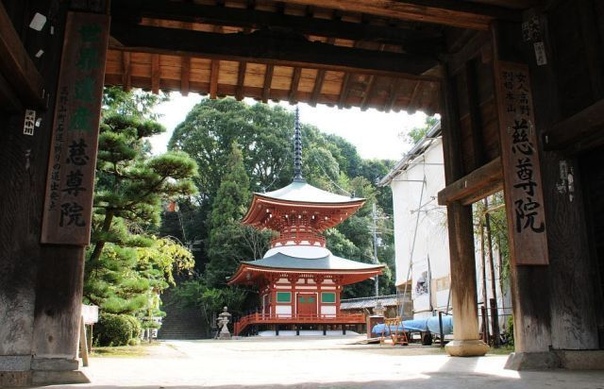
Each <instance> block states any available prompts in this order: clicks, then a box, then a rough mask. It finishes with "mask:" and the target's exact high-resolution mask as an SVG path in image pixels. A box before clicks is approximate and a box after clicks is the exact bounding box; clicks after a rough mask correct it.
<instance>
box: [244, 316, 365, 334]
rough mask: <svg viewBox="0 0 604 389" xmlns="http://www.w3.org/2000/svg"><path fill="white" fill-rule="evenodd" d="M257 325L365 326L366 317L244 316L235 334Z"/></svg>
mask: <svg viewBox="0 0 604 389" xmlns="http://www.w3.org/2000/svg"><path fill="white" fill-rule="evenodd" d="M257 324H365V315H364V314H362V313H356V314H338V315H267V314H262V313H252V314H251V315H247V316H243V317H242V318H240V319H239V320H238V321H237V322H236V323H235V324H234V328H233V333H234V335H235V336H237V335H239V334H240V333H241V332H242V331H243V330H244V329H245V328H246V327H247V326H249V325H257Z"/></svg>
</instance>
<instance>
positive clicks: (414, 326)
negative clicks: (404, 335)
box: [371, 316, 453, 335]
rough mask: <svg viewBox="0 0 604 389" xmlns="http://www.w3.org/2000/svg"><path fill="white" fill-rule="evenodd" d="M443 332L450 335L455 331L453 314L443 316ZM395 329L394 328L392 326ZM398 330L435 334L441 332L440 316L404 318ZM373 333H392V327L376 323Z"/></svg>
mask: <svg viewBox="0 0 604 389" xmlns="http://www.w3.org/2000/svg"><path fill="white" fill-rule="evenodd" d="M442 321H443V333H444V334H445V335H450V334H452V333H453V316H443V317H442ZM392 330H393V331H394V328H392ZM396 331H397V332H403V331H406V332H427V331H430V332H433V333H435V334H439V333H440V326H439V322H438V316H431V317H428V318H425V319H415V320H403V322H402V323H401V324H400V325H399V326H398V328H397V329H396ZM371 333H372V334H374V335H382V334H384V335H390V328H388V326H387V325H385V324H376V325H375V326H373V328H372V329H371Z"/></svg>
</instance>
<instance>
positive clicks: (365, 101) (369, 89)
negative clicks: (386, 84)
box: [361, 76, 375, 111]
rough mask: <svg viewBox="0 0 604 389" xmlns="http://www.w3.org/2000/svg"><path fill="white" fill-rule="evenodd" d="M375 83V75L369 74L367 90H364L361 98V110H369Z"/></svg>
mask: <svg viewBox="0 0 604 389" xmlns="http://www.w3.org/2000/svg"><path fill="white" fill-rule="evenodd" d="M374 85H375V76H369V81H368V82H367V86H366V87H365V91H364V92H363V99H362V100H361V111H366V110H367V108H368V107H367V104H368V103H369V101H370V100H371V96H372V94H373V87H374Z"/></svg>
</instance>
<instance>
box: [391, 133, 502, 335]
mask: <svg viewBox="0 0 604 389" xmlns="http://www.w3.org/2000/svg"><path fill="white" fill-rule="evenodd" d="M402 162H405V164H404V165H401V163H402ZM400 166H406V167H405V168H404V169H402V170H401V171H400V172H399V173H398V174H397V175H396V176H394V177H393V178H392V180H391V181H390V187H391V188H392V197H393V208H394V239H395V241H394V243H395V255H396V258H395V266H396V285H397V287H399V289H400V290H404V288H403V287H402V285H404V284H405V283H406V282H407V281H408V280H410V281H411V282H410V287H408V288H407V292H406V293H407V296H411V297H412V299H413V310H414V318H423V317H428V316H432V311H433V310H435V309H438V310H442V311H445V310H447V308H449V309H451V307H450V294H449V293H450V263H449V240H448V232H447V216H446V207H445V206H439V205H438V192H439V191H441V190H442V189H443V188H444V187H445V175H444V164H443V152H442V141H441V139H440V138H438V139H435V140H433V141H432V143H431V144H430V146H429V147H428V148H427V149H426V150H425V151H424V152H423V153H421V154H420V155H418V156H416V157H414V158H413V159H411V158H409V157H407V161H405V160H403V161H401V162H399V167H400ZM422 188H423V192H422ZM478 239H479V237H477V241H476V279H477V282H478V285H477V286H478V288H477V291H478V303H479V304H481V303H482V300H483V294H482V291H483V283H482V260H481V258H482V254H481V251H480V247H481V245H480V241H479V240H478ZM495 262H496V264H497V263H498V259H495ZM496 277H497V280H496V284H497V296H498V306H499V308H500V311H499V314H500V315H502V316H503V314H504V313H505V314H510V313H511V302H510V298H509V295H505V294H504V293H502V291H501V289H500V288H499V279H498V277H499V267H498V266H497V268H496ZM422 280H423V281H425V282H426V288H425V289H423V290H422V289H421V288H418V283H420V282H421V281H422ZM428 285H430V286H431V288H429V286H428ZM490 289H491V275H490V270H489V269H487V295H488V296H487V298H490V297H492V293H491V290H490ZM504 292H505V291H504ZM487 303H488V302H487ZM502 306H505V307H506V308H507V309H506V310H505V312H503V311H502V310H501V308H502ZM504 322H505V318H504V317H502V318H501V320H500V323H501V324H503V323H504ZM502 329H503V327H502Z"/></svg>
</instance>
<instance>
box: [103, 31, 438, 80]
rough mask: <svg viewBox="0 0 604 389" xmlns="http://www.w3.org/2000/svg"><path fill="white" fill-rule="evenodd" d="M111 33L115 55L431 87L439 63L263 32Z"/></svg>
mask: <svg viewBox="0 0 604 389" xmlns="http://www.w3.org/2000/svg"><path fill="white" fill-rule="evenodd" d="M111 31H112V34H113V36H114V37H115V38H117V39H118V40H119V41H120V42H121V44H122V45H123V46H120V45H114V46H113V47H111V48H112V49H114V50H124V51H137V52H148V53H165V54H172V55H173V53H174V52H175V51H177V52H181V53H187V54H188V55H191V56H196V57H202V58H212V59H224V60H232V61H248V62H257V63H264V64H267V63H272V64H275V65H285V66H301V67H313V68H317V69H326V70H335V71H355V72H364V73H374V74H377V75H385V76H388V77H392V76H397V77H400V76H402V75H406V76H407V77H410V78H417V79H423V80H430V81H434V80H435V78H434V77H427V76H423V75H422V74H423V73H425V72H426V71H427V70H430V69H432V68H433V67H435V66H437V65H438V61H437V60H435V59H432V58H426V57H421V56H413V55H408V54H404V53H393V52H377V51H373V50H367V49H358V48H356V49H352V48H347V47H341V46H332V45H328V44H325V43H320V42H308V41H307V40H305V39H303V38H297V39H292V38H291V37H284V36H280V35H279V34H273V33H265V32H260V33H253V34H218V33H208V32H200V31H186V30H177V29H172V28H160V27H150V26H135V25H124V24H113V25H112V29H111Z"/></svg>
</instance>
